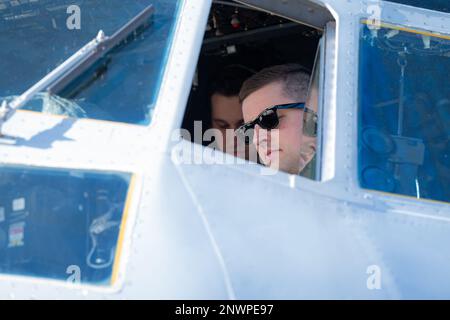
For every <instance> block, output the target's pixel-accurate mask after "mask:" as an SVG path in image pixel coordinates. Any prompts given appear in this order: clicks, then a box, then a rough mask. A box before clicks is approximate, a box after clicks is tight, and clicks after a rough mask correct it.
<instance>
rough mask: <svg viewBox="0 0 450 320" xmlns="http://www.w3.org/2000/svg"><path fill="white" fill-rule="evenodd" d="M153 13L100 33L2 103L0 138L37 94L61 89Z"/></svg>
mask: <svg viewBox="0 0 450 320" xmlns="http://www.w3.org/2000/svg"><path fill="white" fill-rule="evenodd" d="M153 12H154V7H153V5H150V6H148V7H146V8H145V9H144V10H142V11H141V12H140V13H139V14H138V15H136V16H135V17H134V18H133V19H131V20H130V21H129V22H128V23H126V24H125V25H124V26H123V27H122V28H120V29H119V30H118V31H116V32H115V33H114V34H113V35H112V36H110V37H108V36H106V35H105V33H104V32H103V31H102V30H100V31H99V33H98V35H97V36H96V37H95V39H93V40H91V41H90V42H89V43H87V44H86V45H85V46H84V47H83V48H81V49H80V50H78V51H77V52H76V53H75V54H73V55H72V56H71V57H69V58H68V59H67V60H65V61H64V62H63V63H62V64H61V65H59V66H58V67H56V68H55V69H54V70H53V71H52V72H50V73H49V74H48V75H46V76H45V77H44V78H42V79H41V80H39V81H38V82H37V83H36V84H35V85H33V86H32V87H31V88H30V89H28V90H27V91H25V92H24V93H23V94H22V95H20V96H19V97H17V98H15V99H14V100H12V101H11V102H7V101H3V103H2V104H1V106H0V136H1V128H2V125H3V123H5V122H6V121H8V120H9V119H10V118H11V117H12V116H13V115H14V113H15V111H16V110H17V109H20V108H22V107H24V106H25V105H26V104H27V103H28V102H29V101H30V100H31V99H32V98H33V97H34V96H35V95H36V94H37V93H39V92H44V91H46V92H48V93H49V94H55V93H57V92H59V91H60V90H62V89H64V88H65V87H66V86H67V85H68V84H70V83H71V82H72V81H74V80H75V79H77V78H78V77H79V76H80V75H82V74H83V73H84V72H86V71H87V70H88V69H89V68H91V67H92V66H93V65H94V64H95V63H96V62H97V61H98V60H100V59H101V58H102V57H103V56H105V55H106V54H107V53H108V52H110V51H111V50H112V49H114V48H115V47H117V46H118V45H120V44H121V43H123V42H124V41H125V40H126V39H127V38H128V37H129V36H130V35H131V34H133V33H135V32H137V31H138V30H139V29H140V28H142V27H146V26H147V23H148V21H149V19H150V17H151V16H152V15H153Z"/></svg>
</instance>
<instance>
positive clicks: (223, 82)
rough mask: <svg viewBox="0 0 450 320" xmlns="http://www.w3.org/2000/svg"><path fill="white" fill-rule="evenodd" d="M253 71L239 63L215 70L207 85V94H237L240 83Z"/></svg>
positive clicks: (227, 95) (229, 95)
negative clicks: (208, 85)
mask: <svg viewBox="0 0 450 320" xmlns="http://www.w3.org/2000/svg"><path fill="white" fill-rule="evenodd" d="M253 74H255V72H253V71H251V70H250V69H247V68H245V67H244V66H241V65H228V66H226V67H224V68H222V69H220V70H218V71H217V72H216V75H215V76H214V78H213V79H212V81H211V85H210V87H209V96H210V97H211V96H212V95H213V94H221V95H223V96H226V97H232V96H238V95H239V92H240V90H241V87H242V84H243V83H244V81H245V80H247V79H248V78H249V77H251V76H252V75H253Z"/></svg>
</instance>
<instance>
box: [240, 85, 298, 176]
mask: <svg viewBox="0 0 450 320" xmlns="http://www.w3.org/2000/svg"><path fill="white" fill-rule="evenodd" d="M296 102H302V101H295V100H293V98H290V97H287V96H286V94H285V93H284V91H283V86H282V84H281V83H279V82H274V83H271V84H269V85H266V86H265V87H263V88H261V89H259V90H257V91H255V92H253V93H252V94H251V95H249V96H248V97H247V98H246V99H245V100H244V101H243V104H242V110H243V114H244V121H245V122H249V121H253V120H254V119H256V117H257V116H258V115H259V114H260V113H261V112H262V111H264V110H265V109H266V108H268V107H271V106H274V105H279V104H287V103H296ZM277 114H278V117H279V120H280V123H279V125H278V127H277V128H276V129H273V130H269V131H268V130H265V129H262V128H261V127H259V126H258V125H255V132H254V135H253V144H254V145H255V147H256V150H257V151H258V154H259V157H260V159H261V161H262V162H263V164H264V165H266V166H268V167H270V168H272V169H275V170H282V171H285V172H288V173H291V174H298V173H299V171H300V169H302V168H303V167H304V166H306V163H304V162H305V159H303V158H302V157H301V153H300V147H301V144H302V129H303V128H302V127H303V110H299V109H287V110H277Z"/></svg>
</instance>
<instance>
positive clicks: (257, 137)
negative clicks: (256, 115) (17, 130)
mask: <svg viewBox="0 0 450 320" xmlns="http://www.w3.org/2000/svg"><path fill="white" fill-rule="evenodd" d="M254 130H255V131H254V132H253V144H254V145H255V146H259V145H260V144H261V143H264V142H266V143H267V137H268V134H267V133H268V132H267V130H266V129H263V128H261V127H260V126H259V125H257V124H256V125H255V128H254Z"/></svg>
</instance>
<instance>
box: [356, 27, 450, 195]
mask: <svg viewBox="0 0 450 320" xmlns="http://www.w3.org/2000/svg"><path fill="white" fill-rule="evenodd" d="M449 56H450V36H449V35H443V34H437V33H431V32H427V31H424V30H414V29H408V28H405V27H403V26H397V25H390V24H381V26H375V25H371V24H370V22H368V21H365V20H364V21H362V23H361V34H360V66H359V68H360V79H359V139H358V160H359V179H360V183H361V186H362V187H363V188H367V189H373V190H378V191H383V192H389V193H395V194H400V195H405V196H410V197H414V198H417V199H431V200H439V201H445V202H449V201H450V184H449V183H448V182H449V181H450V140H449V137H450V87H449V86H448V73H449V71H450V59H449Z"/></svg>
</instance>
